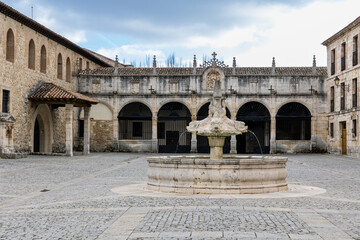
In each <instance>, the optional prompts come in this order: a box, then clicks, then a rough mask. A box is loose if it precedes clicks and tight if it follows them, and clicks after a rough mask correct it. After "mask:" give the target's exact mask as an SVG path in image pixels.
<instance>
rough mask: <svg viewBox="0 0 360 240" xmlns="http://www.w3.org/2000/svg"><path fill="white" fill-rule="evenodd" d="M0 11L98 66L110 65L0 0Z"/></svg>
mask: <svg viewBox="0 0 360 240" xmlns="http://www.w3.org/2000/svg"><path fill="white" fill-rule="evenodd" d="M0 13H2V14H4V15H5V16H8V17H10V18H12V19H14V20H16V21H18V22H19V23H21V24H23V25H25V26H27V27H29V28H31V29H33V30H34V31H36V32H38V33H40V34H42V35H44V36H45V37H48V38H50V39H51V40H53V41H55V42H57V43H60V44H61V45H63V46H64V47H66V48H69V49H71V50H73V51H74V52H76V53H78V54H80V55H82V56H84V57H86V58H87V59H89V60H91V61H93V62H94V63H96V64H98V65H100V66H103V67H109V66H111V65H110V64H108V63H107V62H105V61H103V60H101V59H99V58H98V57H97V56H95V55H94V54H91V53H90V52H88V51H86V50H84V49H83V48H81V47H79V46H78V45H76V44H75V43H73V42H71V41H70V40H68V39H66V38H64V37H63V36H61V35H59V34H57V33H55V32H53V31H51V30H50V29H48V28H47V27H45V26H43V25H41V24H40V23H38V22H36V21H34V20H32V19H31V18H29V17H27V16H25V15H24V14H22V13H20V12H18V11H16V10H15V9H13V8H12V7H10V6H8V5H6V4H5V3H3V2H0Z"/></svg>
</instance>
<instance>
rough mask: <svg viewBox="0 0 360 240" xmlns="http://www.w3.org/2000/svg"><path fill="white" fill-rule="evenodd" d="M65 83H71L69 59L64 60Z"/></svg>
mask: <svg viewBox="0 0 360 240" xmlns="http://www.w3.org/2000/svg"><path fill="white" fill-rule="evenodd" d="M66 81H67V82H71V64H70V58H67V59H66Z"/></svg>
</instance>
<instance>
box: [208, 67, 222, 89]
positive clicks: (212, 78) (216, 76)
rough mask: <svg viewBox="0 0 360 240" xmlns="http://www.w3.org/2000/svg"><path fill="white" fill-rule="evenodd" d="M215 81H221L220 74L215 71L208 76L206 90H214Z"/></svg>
mask: <svg viewBox="0 0 360 240" xmlns="http://www.w3.org/2000/svg"><path fill="white" fill-rule="evenodd" d="M215 81H220V73H219V72H217V71H214V70H213V71H211V72H209V73H208V75H207V76H206V88H207V89H214V86H215Z"/></svg>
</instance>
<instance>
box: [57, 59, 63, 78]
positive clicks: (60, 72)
mask: <svg viewBox="0 0 360 240" xmlns="http://www.w3.org/2000/svg"><path fill="white" fill-rule="evenodd" d="M62 75H63V62H62V55H61V53H59V55H58V59H57V78H58V79H62Z"/></svg>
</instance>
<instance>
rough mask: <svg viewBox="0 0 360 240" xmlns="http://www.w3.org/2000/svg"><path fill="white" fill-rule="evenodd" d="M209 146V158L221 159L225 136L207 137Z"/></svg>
mask: <svg viewBox="0 0 360 240" xmlns="http://www.w3.org/2000/svg"><path fill="white" fill-rule="evenodd" d="M208 140H209V146H210V159H222V158H223V147H224V143H225V137H208Z"/></svg>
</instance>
